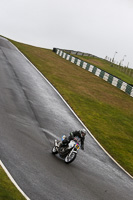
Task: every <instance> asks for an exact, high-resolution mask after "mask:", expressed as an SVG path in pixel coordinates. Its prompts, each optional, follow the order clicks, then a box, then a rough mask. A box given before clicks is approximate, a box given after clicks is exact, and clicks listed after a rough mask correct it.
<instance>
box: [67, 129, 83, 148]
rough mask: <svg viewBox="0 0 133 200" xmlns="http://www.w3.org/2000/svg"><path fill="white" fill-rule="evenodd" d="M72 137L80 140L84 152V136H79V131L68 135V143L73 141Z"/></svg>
mask: <svg viewBox="0 0 133 200" xmlns="http://www.w3.org/2000/svg"><path fill="white" fill-rule="evenodd" d="M74 137H78V138H79V139H80V142H81V149H82V150H84V140H85V136H82V135H81V131H73V132H71V133H70V135H69V137H68V141H69V142H70V141H71V140H73V139H74Z"/></svg>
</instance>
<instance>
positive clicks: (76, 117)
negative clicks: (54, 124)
mask: <svg viewBox="0 0 133 200" xmlns="http://www.w3.org/2000/svg"><path fill="white" fill-rule="evenodd" d="M11 44H12V43H11ZM12 45H13V46H14V47H15V48H16V49H17V50H18V51H19V52H20V53H21V55H23V56H24V57H25V59H26V60H27V61H28V62H29V63H30V64H31V65H32V66H33V67H34V68H35V70H36V71H37V72H38V73H39V74H40V75H41V76H42V77H43V78H44V79H45V80H46V81H47V83H49V85H51V87H52V88H53V89H54V90H55V92H56V93H57V94H58V95H59V96H60V97H61V99H62V100H63V101H64V103H65V104H66V105H67V106H68V108H69V109H70V110H71V112H72V113H73V114H74V116H75V117H76V118H77V119H78V120H79V122H80V123H81V124H82V126H83V127H84V128H85V129H86V130H87V131H88V132H89V134H90V135H91V137H92V138H93V139H94V140H95V141H96V143H97V144H98V145H99V146H100V147H101V148H102V150H103V151H104V152H105V153H106V154H107V155H108V156H109V157H110V158H111V159H112V160H113V161H114V163H116V164H117V165H118V166H119V167H120V169H122V170H123V171H124V172H125V173H126V174H127V175H128V176H129V177H130V178H132V179H133V176H131V174H129V173H128V172H127V171H126V170H125V169H124V168H123V167H122V166H121V165H120V164H119V163H118V162H117V161H116V160H115V159H114V158H113V157H112V156H111V155H110V154H109V153H108V152H107V151H106V150H105V149H104V148H103V146H102V145H101V144H100V143H99V142H98V141H97V139H96V138H95V137H94V136H93V135H92V133H91V132H90V131H89V129H88V128H87V127H86V126H85V125H84V124H83V122H82V121H81V120H80V119H79V117H78V116H77V115H76V113H75V112H74V111H73V110H72V108H71V107H70V106H69V105H68V103H67V102H66V101H65V100H64V98H63V97H62V96H61V94H60V93H59V92H58V91H57V89H56V88H55V87H54V86H53V85H52V84H51V83H50V82H49V81H48V79H47V78H46V77H45V76H44V75H43V74H42V73H41V72H40V71H39V70H38V69H37V68H36V67H35V66H34V65H33V64H32V63H31V61H30V60H28V58H27V57H26V56H25V55H24V54H23V53H22V52H21V51H20V50H19V49H18V48H17V47H16V46H15V45H14V44H12Z"/></svg>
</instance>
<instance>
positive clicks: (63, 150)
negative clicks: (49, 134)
mask: <svg viewBox="0 0 133 200" xmlns="http://www.w3.org/2000/svg"><path fill="white" fill-rule="evenodd" d="M65 139H66V136H65V135H64V136H62V141H63V143H62V142H61V141H58V140H55V141H54V147H53V148H52V153H53V154H59V156H60V157H61V158H62V159H64V161H65V163H67V164H69V163H71V162H73V161H74V160H75V158H76V156H77V153H78V150H79V149H80V145H79V139H78V138H76V137H75V138H74V139H73V140H71V141H70V142H69V143H67V142H66V143H65Z"/></svg>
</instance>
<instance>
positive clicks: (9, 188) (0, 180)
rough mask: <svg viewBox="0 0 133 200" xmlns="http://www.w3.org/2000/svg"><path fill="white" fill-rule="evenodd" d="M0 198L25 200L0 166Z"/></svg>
mask: <svg viewBox="0 0 133 200" xmlns="http://www.w3.org/2000/svg"><path fill="white" fill-rule="evenodd" d="M0 200H25V198H24V197H23V196H22V195H21V194H20V192H19V191H18V190H17V189H16V187H15V186H14V184H13V183H12V182H11V181H10V179H9V178H8V176H7V175H6V173H5V172H4V170H3V169H2V167H1V166H0Z"/></svg>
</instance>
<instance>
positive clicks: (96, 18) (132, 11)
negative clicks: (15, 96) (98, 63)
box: [0, 0, 133, 68]
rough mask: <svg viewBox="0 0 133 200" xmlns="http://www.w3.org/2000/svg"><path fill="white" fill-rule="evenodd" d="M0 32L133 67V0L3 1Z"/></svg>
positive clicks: (21, 40)
mask: <svg viewBox="0 0 133 200" xmlns="http://www.w3.org/2000/svg"><path fill="white" fill-rule="evenodd" d="M0 35H3V36H5V37H8V38H11V39H13V40H16V41H19V42H23V43H27V44H31V45H34V46H39V47H43V48H49V49H53V47H58V48H63V49H72V50H77V51H83V52H87V53H91V54H94V55H96V56H98V57H101V58H105V56H108V57H110V58H111V59H112V58H113V57H114V55H115V60H116V61H117V62H120V61H121V60H122V59H123V58H124V61H123V64H124V66H127V65H128V63H129V67H131V68H133V0H0ZM115 52H117V53H115Z"/></svg>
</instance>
